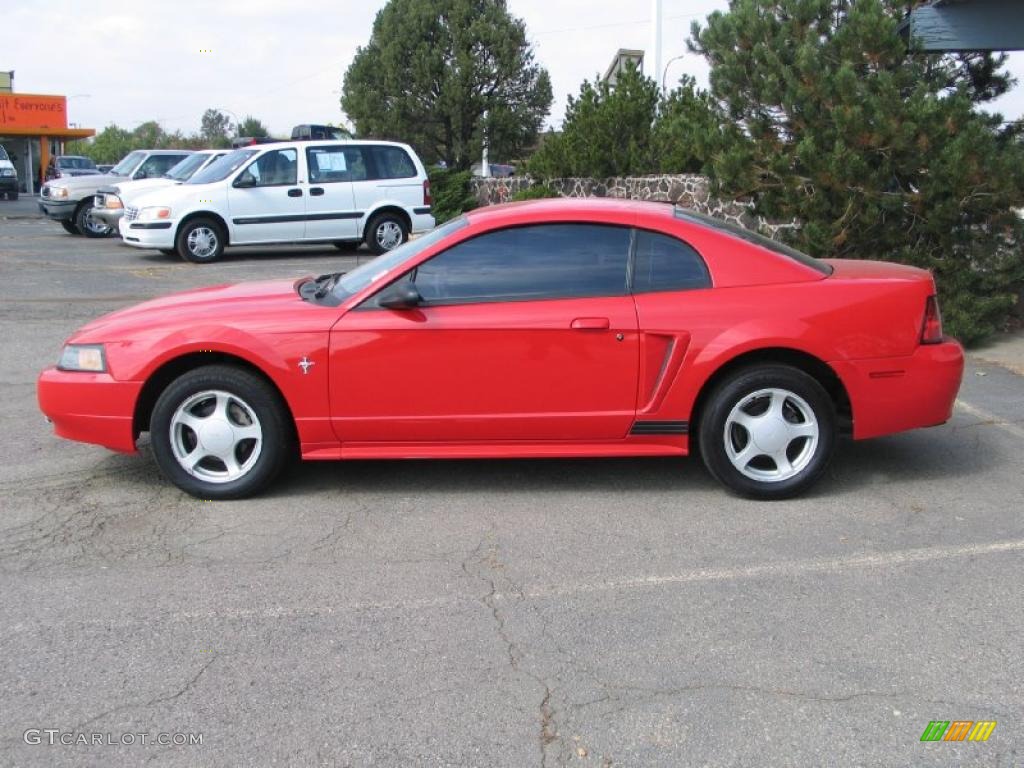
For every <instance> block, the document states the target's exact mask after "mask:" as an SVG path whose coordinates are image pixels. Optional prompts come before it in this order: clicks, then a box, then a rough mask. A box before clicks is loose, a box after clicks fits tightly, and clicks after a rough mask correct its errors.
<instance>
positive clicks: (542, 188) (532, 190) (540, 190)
mask: <svg viewBox="0 0 1024 768" xmlns="http://www.w3.org/2000/svg"><path fill="white" fill-rule="evenodd" d="M546 197H561V195H559V194H558V192H556V191H555V190H553V189H552V188H551V187H549V186H548V185H547V184H534V185H533V186H532V187H527V188H526V189H520V190H519V191H518V192H516V193H515V194H514V195H512V197H510V198H509V199H510V200H511V201H513V202H518V201H520V200H543V199H544V198H546Z"/></svg>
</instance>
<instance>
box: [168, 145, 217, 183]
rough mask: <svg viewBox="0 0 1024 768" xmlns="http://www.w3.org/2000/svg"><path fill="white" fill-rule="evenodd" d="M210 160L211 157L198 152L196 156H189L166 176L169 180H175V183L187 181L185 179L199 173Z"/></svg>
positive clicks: (173, 167)
mask: <svg viewBox="0 0 1024 768" xmlns="http://www.w3.org/2000/svg"><path fill="white" fill-rule="evenodd" d="M209 158H210V156H209V155H204V154H201V153H198V152H197V153H196V154H194V155H189V156H188V157H186V158H185V159H184V160H182V161H181V162H179V163H178V164H177V165H174V166H172V167H171V169H170V170H169V171H167V173H165V174H164V176H165V177H166V178H168V179H174V181H185V179H187V178H189V177H190V176H191V175H192V174H193V173H195V172H196V171H198V170H199V168H200V167H201V166H202V164H203V163H205V162H206V161H207V160H209Z"/></svg>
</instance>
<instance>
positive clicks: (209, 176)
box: [185, 149, 259, 184]
mask: <svg viewBox="0 0 1024 768" xmlns="http://www.w3.org/2000/svg"><path fill="white" fill-rule="evenodd" d="M257 152H259V150H258V149H236V150H235V151H234V152H229V153H228V154H226V155H224V157H222V158H220V159H219V160H214V161H213V162H212V163H210V164H209V165H208V166H206V167H205V168H203V170H201V171H200V172H199V173H197V174H196V175H195V176H193V177H192V178H191V179H189V180H188V181H186V182H185V183H186V184H209V183H210V182H211V181H223V180H224V179H226V178H227V177H228V176H230V175H231V174H232V173H234V172H235V171H237V170H238V169H239V168H240V167H241V166H242V164H243V163H245V162H246V161H247V160H248V159H249V158H250V157H252V156H253V155H255V154H256V153H257Z"/></svg>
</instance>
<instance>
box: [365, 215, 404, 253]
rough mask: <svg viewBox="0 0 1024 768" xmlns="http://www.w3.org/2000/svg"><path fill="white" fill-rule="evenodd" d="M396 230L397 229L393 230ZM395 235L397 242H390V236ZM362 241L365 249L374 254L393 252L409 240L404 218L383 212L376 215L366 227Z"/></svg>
mask: <svg viewBox="0 0 1024 768" xmlns="http://www.w3.org/2000/svg"><path fill="white" fill-rule="evenodd" d="M395 228H397V229H395ZM395 234H397V242H394V244H391V245H389V243H390V242H392V240H391V238H390V236H391V235H395ZM364 239H365V240H366V245H367V247H368V248H369V249H370V250H371V251H372V252H373V253H376V254H378V255H379V254H381V253H386V252H387V251H390V250H393V249H395V248H397V247H398V246H400V245H401V244H402V243H404V242H405V241H406V240H408V239H409V225H408V224H406V223H405V218H403V217H402V216H400V215H399V214H397V213H391V212H390V211H383V212H381V213H378V214H377V215H376V216H374V217H373V218H372V219H370V221H369V223H368V224H367V225H366V233H365V237H364Z"/></svg>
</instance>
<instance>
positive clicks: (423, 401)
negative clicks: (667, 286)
mask: <svg viewBox="0 0 1024 768" xmlns="http://www.w3.org/2000/svg"><path fill="white" fill-rule="evenodd" d="M629 246H630V230H629V228H627V227H618V226H608V225H600V224H588V223H579V224H576V223H572V224H542V225H531V226H524V227H510V228H505V229H499V230H495V231H491V232H488V233H485V234H482V235H479V236H477V237H475V238H472V239H469V240H466V241H463V242H461V243H458V244H456V245H455V246H453V247H452V248H449V249H448V250H446V251H443V252H442V253H440V254H438V255H437V256H435V257H433V258H431V259H430V260H428V261H427V262H425V263H423V264H421V265H420V266H419V267H418V268H417V269H416V270H414V271H413V272H410V273H409V274H407V275H405V276H403V277H402V278H401V280H402V281H408V282H410V283H412V284H413V285H414V286H415V287H416V289H417V290H418V291H419V292H420V294H421V296H422V298H423V301H422V303H421V304H420V305H419V306H417V307H414V308H410V309H398V310H395V309H386V308H382V307H381V306H380V305H379V304H378V303H377V299H379V297H380V293H378V294H377V297H374V298H372V299H370V300H368V301H366V302H364V303H363V305H362V306H361V307H359V308H356V309H354V310H353V311H351V312H348V313H347V314H346V315H344V316H343V317H342V318H341V319H340V320H339V322H338V323H337V324H336V325H335V327H334V328H333V329H332V332H331V360H330V366H331V373H330V389H331V409H332V421H333V423H334V426H335V430H336V432H337V434H338V436H339V438H340V439H341V440H342V441H343V442H344V443H353V442H469V441H495V440H527V441H537V440H569V441H585V440H596V441H602V440H613V439H621V438H624V437H625V436H626V433H627V432H628V431H629V427H630V425H631V423H632V421H633V418H634V414H635V410H636V392H637V375H638V366H639V342H638V332H637V319H636V310H635V307H634V303H633V299H632V298H631V297H630V296H629V295H628V294H627V292H626V272H627V268H626V265H627V261H628V255H629Z"/></svg>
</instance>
